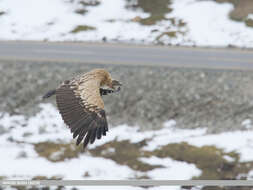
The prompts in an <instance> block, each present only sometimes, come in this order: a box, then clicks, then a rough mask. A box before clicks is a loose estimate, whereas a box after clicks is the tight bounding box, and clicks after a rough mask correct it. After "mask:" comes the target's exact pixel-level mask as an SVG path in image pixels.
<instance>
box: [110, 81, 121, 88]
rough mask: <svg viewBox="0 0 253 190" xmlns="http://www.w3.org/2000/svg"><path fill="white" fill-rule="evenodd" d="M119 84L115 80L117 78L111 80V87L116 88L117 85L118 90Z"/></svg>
mask: <svg viewBox="0 0 253 190" xmlns="http://www.w3.org/2000/svg"><path fill="white" fill-rule="evenodd" d="M120 86H122V84H121V83H120V82H119V81H117V80H112V88H113V89H116V87H118V90H119V89H120Z"/></svg>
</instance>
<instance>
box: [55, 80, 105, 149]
mask: <svg viewBox="0 0 253 190" xmlns="http://www.w3.org/2000/svg"><path fill="white" fill-rule="evenodd" d="M56 103H57V106H58V109H59V111H60V114H61V116H62V118H63V120H64V122H65V123H66V124H67V125H68V126H69V128H70V130H71V133H73V138H76V137H77V141H76V145H79V144H80V143H81V142H82V140H83V139H84V141H83V147H84V148H85V147H86V146H87V144H88V143H89V142H90V143H91V144H92V143H94V141H95V139H96V138H97V139H100V138H101V136H102V135H106V132H107V131H108V124H107V120H106V114H105V111H104V103H103V100H102V98H101V96H100V91H99V86H98V85H97V82H96V81H95V80H88V81H86V82H84V83H81V84H77V83H70V82H69V81H67V82H65V83H63V84H62V85H61V86H60V87H59V88H58V89H57V90H56Z"/></svg>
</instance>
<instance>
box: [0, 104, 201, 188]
mask: <svg viewBox="0 0 253 190" xmlns="http://www.w3.org/2000/svg"><path fill="white" fill-rule="evenodd" d="M40 107H41V111H40V112H39V113H37V114H36V115H35V116H34V117H30V118H26V117H24V116H10V115H9V114H7V113H0V115H2V116H1V117H0V124H1V127H3V128H4V129H6V130H8V132H7V133H5V134H2V135H0V151H1V152H4V154H1V157H0V168H1V175H2V176H7V177H8V178H9V179H30V178H32V177H34V176H38V175H40V176H41V175H42V176H47V177H52V176H60V177H62V178H64V179H134V178H136V177H138V176H142V175H144V173H143V172H140V171H135V170H132V169H131V168H129V167H128V166H124V165H119V164H117V163H116V162H114V161H112V160H110V159H105V158H99V157H92V156H91V155H89V154H88V153H86V154H82V155H80V156H79V157H78V158H72V159H67V160H65V161H62V162H50V161H48V160H46V159H45V158H43V157H39V156H38V155H37V153H36V152H35V150H34V147H33V145H32V144H31V143H38V142H47V141H51V142H62V143H70V142H71V141H73V140H72V135H71V134H70V131H69V129H68V128H67V127H66V126H65V125H64V124H63V121H62V119H61V116H60V115H59V113H58V111H57V110H56V109H55V107H54V106H52V105H51V104H41V105H40ZM171 124H172V125H175V122H174V121H171ZM41 127H43V129H44V130H43V133H40V132H39V131H40V128H41ZM28 132H29V133H30V135H28V136H25V137H24V134H26V133H28ZM133 134H134V135H133ZM157 134H158V135H159V133H157ZM157 134H156V133H155V132H152V131H147V132H140V131H139V129H138V127H129V126H126V125H122V126H118V127H115V128H111V129H110V135H107V136H105V137H103V138H102V139H101V140H99V141H96V142H95V145H92V146H89V148H90V149H92V148H94V147H95V146H99V145H102V144H103V143H106V142H109V141H112V140H115V139H117V140H118V141H121V140H129V141H130V142H133V143H135V142H139V141H141V140H143V139H146V138H149V137H152V136H154V135H157ZM114 152H115V150H114V149H113V148H109V149H108V150H107V153H111V154H113V153H114ZM21 153H25V154H26V157H21V158H20V156H19V155H20V154H21ZM61 154H62V151H59V152H55V153H53V154H51V155H50V157H51V158H52V159H57V158H58V157H59V156H60V155H61ZM159 161H161V162H164V163H165V164H164V166H165V169H166V167H167V166H168V167H171V166H169V164H168V161H166V160H164V161H163V159H160V160H159ZM143 162H144V161H143ZM145 162H149V160H145ZM150 162H152V160H151V161H150ZM166 163H167V164H166ZM173 163H174V162H172V161H171V164H173ZM175 163H177V162H176V161H175ZM151 164H152V163H151ZM178 165H179V166H180V167H181V168H178V169H182V168H183V166H185V167H188V171H189V173H188V175H184V176H183V177H184V179H185V178H186V179H190V178H191V177H192V176H195V175H196V174H198V171H199V170H198V169H196V168H194V167H193V165H192V164H189V166H188V164H187V163H183V164H182V163H180V164H178ZM175 166H176V165H175ZM165 169H162V170H156V171H154V173H159V172H164V171H165ZM168 170H169V168H167V170H166V171H168ZM191 172H192V174H191ZM85 173H88V174H89V176H84V174H85ZM150 176H152V173H150ZM161 176H162V175H161ZM130 189H133V188H130ZM137 189H138V188H137Z"/></svg>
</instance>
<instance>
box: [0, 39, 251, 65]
mask: <svg viewBox="0 0 253 190" xmlns="http://www.w3.org/2000/svg"><path fill="white" fill-rule="evenodd" d="M0 60H14V61H34V62H41V61H42V62H43V61H46V62H73V63H75V62H78V63H102V64H127V65H146V66H173V67H193V68H196V67H197V68H210V69H241V70H253V50H240V49H209V48H190V47H163V46H144V45H122V44H103V43H79V42H78V43H71V42H32V41H19V42H16V41H0Z"/></svg>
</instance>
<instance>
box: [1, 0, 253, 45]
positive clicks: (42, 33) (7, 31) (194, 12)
mask: <svg viewBox="0 0 253 190" xmlns="http://www.w3.org/2000/svg"><path fill="white" fill-rule="evenodd" d="M88 5H89V6H88ZM90 5H91V6H90ZM83 6H85V8H83ZM127 6H128V4H127V1H126V0H117V1H115V0H100V1H96V0H86V1H81V0H76V1H69V0H54V1H50V0H36V1H33V0H22V1H18V0H2V1H1V2H0V12H2V14H0V24H1V30H0V39H1V40H49V41H72V40H74V41H102V39H104V40H107V41H110V42H117V41H120V42H127V43H144V44H150V43H153V44H165V45H186V46H188V45H189V46H192V45H196V46H229V45H234V46H239V47H253V28H252V27H248V26H246V25H245V23H243V22H235V21H232V20H230V19H229V16H228V15H229V12H230V11H231V10H232V9H233V5H232V4H229V3H223V4H218V3H216V2H214V1H199V0H174V1H172V3H171V4H169V3H168V5H167V6H168V8H170V9H171V10H172V11H168V13H165V14H164V15H162V17H164V18H163V19H161V20H159V21H157V22H155V23H154V24H146V25H145V24H141V23H140V20H142V19H146V18H149V17H150V16H151V13H149V12H144V10H143V9H142V8H140V7H139V8H137V9H129V8H127ZM251 16H252V15H249V17H251Z"/></svg>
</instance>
